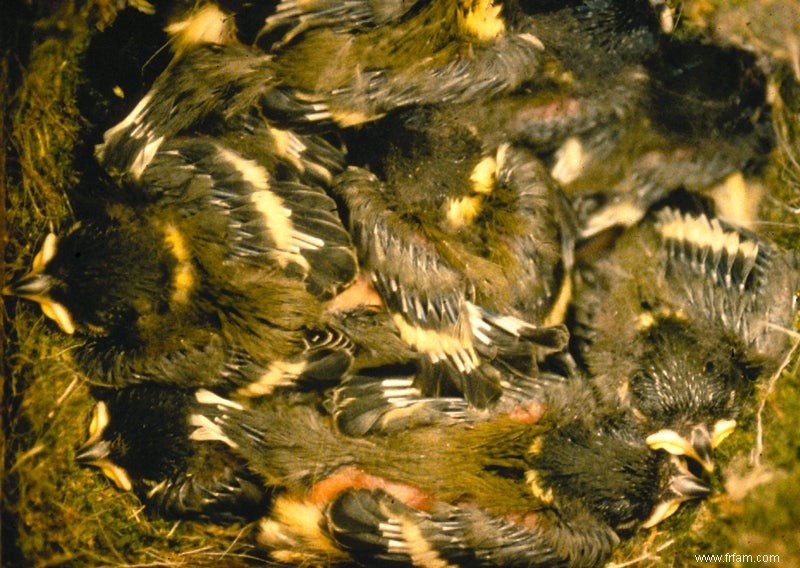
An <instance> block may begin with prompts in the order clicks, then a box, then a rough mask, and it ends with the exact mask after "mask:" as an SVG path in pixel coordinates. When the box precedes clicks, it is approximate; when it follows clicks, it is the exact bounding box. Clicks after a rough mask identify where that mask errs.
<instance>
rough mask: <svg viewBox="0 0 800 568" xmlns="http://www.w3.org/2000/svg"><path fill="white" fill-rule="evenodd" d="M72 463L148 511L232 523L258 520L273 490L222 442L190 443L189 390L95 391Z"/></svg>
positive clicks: (148, 387)
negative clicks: (93, 470) (101, 476)
mask: <svg viewBox="0 0 800 568" xmlns="http://www.w3.org/2000/svg"><path fill="white" fill-rule="evenodd" d="M99 397H100V400H99V401H98V402H97V404H96V406H95V408H94V412H93V416H92V421H91V425H90V428H89V438H88V439H87V441H86V443H85V444H84V445H83V446H82V447H81V448H80V449H79V450H78V455H77V456H76V459H77V460H78V461H79V462H81V463H84V464H87V465H91V466H94V467H98V468H100V470H101V471H102V472H103V474H104V475H106V476H107V477H108V478H109V479H110V480H111V481H112V482H113V483H114V484H115V485H116V486H117V487H118V488H119V489H122V490H124V491H133V492H134V493H135V494H136V496H137V497H138V498H139V499H140V500H141V501H142V503H144V504H145V506H146V509H145V510H146V511H147V512H148V513H149V514H153V515H160V516H162V517H168V518H189V519H202V520H213V521H215V522H226V523H227V522H234V521H239V520H244V521H249V520H254V519H255V518H257V517H258V516H260V515H263V513H264V511H265V510H266V509H267V504H268V503H269V499H270V491H269V489H268V488H267V487H266V486H265V485H264V483H263V482H262V481H261V480H260V478H259V477H258V476H257V475H255V474H253V473H251V472H250V471H248V469H247V467H246V464H245V462H244V461H243V460H242V459H241V458H240V457H239V456H237V455H236V454H235V453H233V452H232V451H231V450H230V448H228V447H227V446H225V445H224V444H220V443H209V444H200V443H198V442H195V441H193V440H191V439H190V434H191V432H192V431H193V430H194V429H193V427H192V426H191V425H190V423H189V422H188V419H189V416H191V414H193V413H194V412H195V411H196V410H197V408H196V405H197V403H196V401H195V399H194V395H193V391H187V390H183V389H178V388H173V387H166V386H161V385H153V384H148V385H136V386H130V387H126V388H123V389H118V390H103V391H102V392H100V393H99Z"/></svg>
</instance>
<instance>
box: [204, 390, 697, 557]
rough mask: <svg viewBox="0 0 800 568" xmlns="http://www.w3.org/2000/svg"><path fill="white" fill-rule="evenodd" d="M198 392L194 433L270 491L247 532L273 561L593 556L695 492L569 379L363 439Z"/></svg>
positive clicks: (631, 426)
mask: <svg viewBox="0 0 800 568" xmlns="http://www.w3.org/2000/svg"><path fill="white" fill-rule="evenodd" d="M389 378H390V377H388V376H387V377H385V379H387V380H388V379H389ZM396 378H402V377H396ZM197 397H198V400H199V401H200V402H202V403H204V404H205V408H204V409H203V411H202V412H201V413H199V414H197V415H195V416H194V417H193V418H192V419H191V420H192V423H193V424H194V425H196V426H197V427H198V429H197V431H196V432H195V433H194V434H193V436H194V437H195V438H197V439H211V440H220V441H223V442H225V443H227V444H228V445H229V446H230V447H231V448H232V449H233V450H234V451H236V452H237V453H238V454H239V455H241V456H243V457H244V458H246V459H247V461H248V464H249V466H250V467H251V468H252V470H253V471H257V472H258V473H259V474H260V475H262V477H263V479H264V480H265V481H266V482H267V484H268V485H270V486H274V487H281V488H283V490H282V492H281V495H280V497H278V498H277V499H276V500H275V502H274V504H273V507H272V511H271V513H270V515H269V516H268V517H267V518H265V519H264V520H262V521H261V523H260V526H259V529H260V533H259V536H258V538H259V541H260V542H261V543H262V544H263V545H264V546H266V547H267V548H268V549H269V551H270V555H271V557H272V558H274V559H276V560H281V561H288V562H293V563H298V564H300V563H314V562H320V561H322V560H323V559H325V561H332V560H345V559H351V560H355V561H356V562H358V563H360V564H363V565H374V564H375V563H376V562H394V563H397V564H398V565H430V563H431V562H434V561H448V562H451V563H452V564H454V565H460V566H475V565H478V566H484V565H485V566H518V565H526V566H553V565H556V566H599V565H602V564H603V563H604V562H605V561H606V560H607V559H608V557H609V555H610V552H611V550H612V548H613V547H614V545H615V544H616V543H617V542H618V539H619V536H618V534H620V533H625V532H628V531H630V530H632V529H634V528H635V527H636V526H638V525H640V524H641V523H644V522H645V521H646V519H648V516H650V515H651V513H654V514H655V517H653V518H651V519H650V520H649V522H648V523H647V524H651V523H655V522H657V521H658V520H659V519H660V518H662V516H663V515H664V514H668V513H669V512H670V511H671V510H674V509H671V506H672V505H674V504H676V503H678V502H680V501H682V500H685V499H687V498H691V497H697V496H702V495H705V494H706V493H707V489H706V488H705V487H704V486H703V485H702V484H701V483H700V482H699V481H698V480H697V479H696V478H694V477H693V476H692V475H691V474H689V473H688V472H687V471H685V470H684V469H683V467H682V466H681V465H680V464H679V463H678V462H677V461H674V460H673V459H671V457H667V455H666V454H663V453H654V452H652V451H650V449H649V448H648V447H647V445H646V444H645V443H644V437H643V435H642V434H641V432H640V431H639V430H638V429H637V426H636V424H635V423H634V422H633V421H631V419H630V418H629V417H627V415H626V414H624V413H621V412H616V411H609V410H602V409H601V410H599V411H597V412H588V411H587V409H588V408H591V407H593V406H592V405H591V403H590V404H589V405H588V406H587V401H591V395H590V394H589V393H587V392H586V390H585V386H584V384H583V383H582V382H575V383H569V384H562V385H560V386H559V387H558V388H555V390H554V393H553V396H552V397H547V396H542V397H541V399H539V400H529V401H528V402H527V403H526V404H521V405H517V406H516V407H515V408H513V409H510V410H508V411H507V412H506V411H504V412H500V413H488V414H487V413H478V412H477V411H474V410H469V411H468V412H469V413H470V414H469V415H464V416H461V417H455V416H453V415H447V416H446V419H444V420H443V421H439V422H432V423H431V422H428V423H422V424H409V425H407V427H406V428H403V429H400V430H399V431H396V432H393V433H392V432H384V433H381V434H378V435H369V436H367V437H365V438H348V437H345V436H343V435H341V434H339V433H338V432H337V431H336V430H335V429H334V427H333V425H332V424H331V421H330V418H329V417H327V416H324V415H320V414H319V413H318V412H317V411H316V410H314V409H312V408H309V407H287V406H285V405H273V406H272V407H271V408H265V407H262V408H260V409H259V411H257V412H251V411H248V410H244V409H243V408H242V407H241V406H240V405H238V404H237V403H233V402H230V401H228V402H226V401H222V400H220V399H219V398H218V397H213V396H209V394H208V393H205V392H198V395H197ZM412 412H414V409H409V413H412ZM297 432H302V433H303V434H302V435H300V436H298V435H297Z"/></svg>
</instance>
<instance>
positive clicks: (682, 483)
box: [642, 458, 711, 529]
mask: <svg viewBox="0 0 800 568" xmlns="http://www.w3.org/2000/svg"><path fill="white" fill-rule="evenodd" d="M673 460H675V461H674V462H673V463H676V464H677V468H678V470H679V471H680V473H678V474H676V475H674V476H673V477H672V479H670V482H669V490H668V491H669V496H668V497H667V498H666V499H664V500H663V501H661V502H660V503H658V504H657V505H656V506H655V507H654V508H653V512H652V513H651V514H650V517H649V518H648V519H647V520H646V521H645V522H644V523H642V528H646V529H649V528H652V527H654V526H656V525H657V524H659V523H660V522H661V521H663V520H664V519H666V518H668V517H670V516H672V514H673V513H675V511H677V510H678V508H679V507H680V506H681V504H682V503H684V502H686V501H691V500H692V499H705V498H706V497H708V496H709V494H710V493H711V488H710V487H709V486H708V485H707V484H706V483H705V482H704V481H703V480H701V479H700V478H698V477H697V476H696V475H694V474H692V473H691V472H690V471H689V470H688V468H686V467H685V465H683V464H681V463H678V460H679V458H673ZM680 461H682V460H680Z"/></svg>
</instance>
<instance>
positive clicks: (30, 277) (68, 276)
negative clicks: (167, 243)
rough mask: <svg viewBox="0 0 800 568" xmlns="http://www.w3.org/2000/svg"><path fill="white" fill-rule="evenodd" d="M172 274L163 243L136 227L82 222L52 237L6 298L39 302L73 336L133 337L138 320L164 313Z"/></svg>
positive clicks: (7, 290) (50, 236) (44, 244)
mask: <svg viewBox="0 0 800 568" xmlns="http://www.w3.org/2000/svg"><path fill="white" fill-rule="evenodd" d="M161 248H162V249H163V245H162V246H161ZM167 260H169V259H168V258H167ZM168 271H169V267H168V266H166V265H165V264H164V254H163V252H162V251H161V250H159V246H158V242H157V241H155V242H150V241H149V240H148V239H147V238H146V235H145V234H144V233H143V232H142V231H140V230H139V228H138V227H136V226H135V225H133V224H131V226H127V227H126V226H123V225H122V224H117V223H113V222H111V223H108V224H103V225H98V224H93V223H77V224H75V225H74V226H73V227H72V228H71V229H70V230H69V231H68V232H67V233H66V234H65V235H64V236H63V237H61V238H59V237H57V236H56V235H55V234H53V233H50V234H48V235H47V236H46V237H45V239H44V242H43V244H42V247H41V249H40V250H39V252H38V253H37V254H36V255H35V257H34V259H33V263H32V267H31V270H30V271H29V272H28V273H27V274H25V275H23V276H22V277H20V278H19V279H17V280H16V281H14V282H12V283H11V284H9V285H8V286H6V287H5V288H4V289H3V293H4V294H6V295H14V296H18V297H20V298H25V299H27V300H31V301H34V302H37V303H38V304H39V305H40V306H41V308H42V312H43V313H44V315H45V316H47V317H48V318H50V319H52V320H53V321H55V322H56V324H58V327H59V328H60V329H61V330H62V331H63V332H65V333H67V334H70V335H72V334H74V333H78V334H80V335H84V336H90V337H104V336H108V335H112V334H113V333H115V332H123V333H126V334H128V333H130V332H131V328H133V326H134V324H135V323H136V320H137V318H139V317H141V316H143V315H146V314H149V313H155V312H158V311H159V310H161V311H164V309H163V307H164V304H165V302H166V301H167V300H168V295H169V289H170V280H169V272H168Z"/></svg>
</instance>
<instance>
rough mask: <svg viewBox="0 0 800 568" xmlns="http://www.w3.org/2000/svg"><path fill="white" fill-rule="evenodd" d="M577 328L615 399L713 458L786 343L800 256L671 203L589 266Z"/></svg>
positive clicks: (582, 349)
mask: <svg viewBox="0 0 800 568" xmlns="http://www.w3.org/2000/svg"><path fill="white" fill-rule="evenodd" d="M580 274H581V276H582V279H579V284H577V285H576V294H575V298H576V300H575V307H574V309H575V321H576V325H575V326H574V327H573V337H574V338H575V344H576V346H577V351H578V353H579V354H580V358H581V359H583V360H584V361H585V362H586V364H587V366H588V369H589V373H590V374H591V375H592V376H593V377H595V378H594V380H595V382H596V384H597V385H598V387H599V390H600V392H601V393H603V394H604V395H605V396H606V397H607V398H608V399H611V400H616V401H618V403H621V404H623V405H626V406H629V407H631V408H632V409H633V411H634V412H635V413H636V414H637V416H638V417H639V419H640V420H641V422H642V424H643V425H644V426H643V427H644V429H645V430H646V431H648V433H649V434H650V438H649V443H650V445H651V446H652V447H653V448H661V449H666V450H667V451H670V452H672V453H676V454H681V455H686V456H689V457H691V458H692V459H694V460H697V461H698V462H699V463H700V464H702V465H703V467H704V468H706V469H707V470H711V469H712V468H713V459H712V450H713V449H714V448H716V447H717V446H718V445H719V444H720V442H721V441H722V440H723V439H724V438H725V437H726V436H727V435H728V434H730V432H731V431H732V430H733V428H734V427H735V425H736V419H737V416H738V415H739V412H740V409H741V406H742V404H743V403H744V401H746V400H747V398H748V396H749V395H750V394H751V393H752V391H753V389H754V385H755V379H756V378H757V377H758V376H759V375H760V374H761V373H763V372H764V371H766V370H769V369H770V368H772V367H774V366H776V365H777V364H778V362H779V361H780V358H781V357H782V354H783V353H785V351H786V349H787V343H788V339H787V334H786V331H785V330H787V329H788V328H789V327H791V325H792V321H793V319H794V316H795V312H796V305H795V301H796V292H797V290H798V286H799V285H800V276H799V275H798V265H797V260H796V259H795V258H794V257H793V256H792V255H791V254H788V253H785V252H783V251H781V250H780V249H779V248H778V247H777V246H776V245H774V244H772V243H769V242H768V241H766V240H765V239H762V238H760V237H758V236H756V235H754V234H752V233H750V232H748V231H745V230H743V229H738V228H735V227H732V226H729V225H726V224H725V223H723V222H721V221H719V220H718V219H716V218H713V217H712V218H709V217H708V216H706V215H705V214H689V213H681V212H679V211H676V210H673V209H669V208H667V209H664V210H662V211H660V212H659V213H658V214H657V215H656V220H655V222H649V223H645V224H644V225H642V226H641V227H637V228H636V229H634V230H632V231H631V232H630V233H629V234H625V235H623V236H622V237H621V238H620V239H619V241H618V242H617V243H616V246H615V248H614V250H613V252H612V253H611V254H610V255H609V256H608V257H607V258H606V259H603V260H600V261H598V262H597V263H596V264H595V265H594V266H593V267H592V268H591V269H589V270H587V271H583V272H581V273H580Z"/></svg>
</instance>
